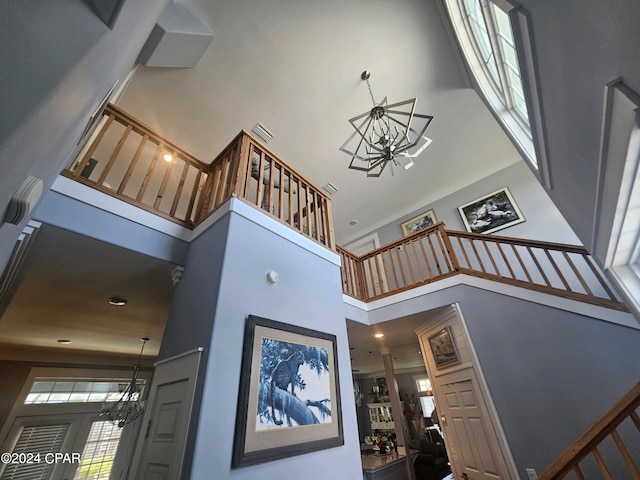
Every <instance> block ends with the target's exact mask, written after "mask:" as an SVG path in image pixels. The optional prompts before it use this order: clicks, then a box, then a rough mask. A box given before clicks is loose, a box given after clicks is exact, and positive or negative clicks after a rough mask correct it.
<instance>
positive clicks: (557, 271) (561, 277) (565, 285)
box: [544, 248, 589, 292]
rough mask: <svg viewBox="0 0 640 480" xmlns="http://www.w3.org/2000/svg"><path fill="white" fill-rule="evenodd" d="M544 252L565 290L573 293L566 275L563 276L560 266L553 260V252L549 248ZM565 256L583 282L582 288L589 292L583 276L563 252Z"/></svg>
mask: <svg viewBox="0 0 640 480" xmlns="http://www.w3.org/2000/svg"><path fill="white" fill-rule="evenodd" d="M544 252H545V253H546V254H547V258H548V259H549V261H550V262H551V266H552V267H553V269H554V270H555V271H556V275H558V277H559V278H560V281H561V282H562V284H563V285H564V288H565V290H566V291H567V292H573V290H572V289H571V285H569V282H567V279H566V278H565V277H564V275H563V274H562V272H561V271H560V269H559V268H558V265H557V264H556V261H555V260H554V259H553V257H552V256H551V252H549V249H548V248H545V249H544ZM563 253H564V254H565V259H566V260H567V262H568V263H569V265H571V266H572V268H573V273H575V275H576V277H578V280H580V282H582V286H583V287H584V288H585V289H586V290H589V287H588V286H587V285H586V284H585V283H583V280H582V276H581V275H580V273H579V272H578V271H577V270H576V269H575V267H574V265H573V262H571V260H570V259H569V257H567V256H566V253H567V252H563Z"/></svg>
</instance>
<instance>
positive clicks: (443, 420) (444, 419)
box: [440, 415, 447, 424]
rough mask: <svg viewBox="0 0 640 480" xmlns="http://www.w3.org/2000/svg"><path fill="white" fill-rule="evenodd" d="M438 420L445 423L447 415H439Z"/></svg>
mask: <svg viewBox="0 0 640 480" xmlns="http://www.w3.org/2000/svg"><path fill="white" fill-rule="evenodd" d="M440 421H441V422H442V423H443V424H445V423H447V417H445V416H444V415H442V416H441V417H440Z"/></svg>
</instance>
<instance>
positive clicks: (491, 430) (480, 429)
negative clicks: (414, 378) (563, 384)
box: [416, 306, 519, 480]
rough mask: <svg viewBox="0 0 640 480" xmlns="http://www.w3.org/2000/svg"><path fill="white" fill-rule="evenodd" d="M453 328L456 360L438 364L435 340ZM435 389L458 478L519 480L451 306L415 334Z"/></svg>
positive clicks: (446, 439) (452, 334)
mask: <svg viewBox="0 0 640 480" xmlns="http://www.w3.org/2000/svg"><path fill="white" fill-rule="evenodd" d="M445 329H448V331H449V333H450V336H451V338H452V341H453V346H454V351H455V357H456V358H455V360H454V361H450V359H447V360H446V362H445V364H444V365H442V364H440V365H437V364H436V360H435V358H434V354H433V352H432V345H437V342H435V341H434V342H430V339H433V338H434V336H435V335H437V334H438V333H439V332H442V331H443V330H445ZM416 334H417V335H418V338H419V340H420V346H421V350H422V355H423V358H424V361H425V367H426V369H427V373H428V375H429V378H430V379H431V385H432V388H433V391H434V396H435V401H436V406H437V411H438V417H439V419H440V428H441V429H442V432H443V436H444V439H445V445H446V448H447V452H448V455H449V460H450V463H451V469H452V470H453V473H454V477H455V478H457V479H463V480H488V479H492V480H512V479H517V478H519V477H518V475H517V473H516V470H515V467H514V464H513V461H512V460H511V454H510V452H509V449H508V446H507V444H506V440H505V439H504V437H502V436H501V435H500V433H499V432H500V428H499V423H498V422H499V420H498V418H497V414H496V413H495V411H493V410H489V408H488V402H487V400H486V399H487V398H488V396H487V394H486V393H485V392H486V390H485V388H484V385H483V384H482V383H481V381H480V378H479V373H478V372H479V368H478V366H477V364H476V361H475V357H474V354H473V351H472V349H471V347H470V344H469V339H468V337H467V335H466V331H465V329H464V325H463V324H462V321H461V318H460V317H459V315H458V311H457V309H456V307H454V306H451V307H450V308H448V309H446V310H445V311H443V312H441V313H439V314H438V315H437V316H435V317H434V318H433V319H431V320H430V321H428V322H426V323H425V324H424V325H422V326H421V327H420V328H418V329H417V330H416Z"/></svg>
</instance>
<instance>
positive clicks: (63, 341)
mask: <svg viewBox="0 0 640 480" xmlns="http://www.w3.org/2000/svg"><path fill="white" fill-rule="evenodd" d="M58 343H61V344H62V345H69V344H70V343H73V342H72V341H71V340H67V339H66V338H61V339H60V340H58Z"/></svg>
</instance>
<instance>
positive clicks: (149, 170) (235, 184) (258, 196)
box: [62, 104, 336, 250]
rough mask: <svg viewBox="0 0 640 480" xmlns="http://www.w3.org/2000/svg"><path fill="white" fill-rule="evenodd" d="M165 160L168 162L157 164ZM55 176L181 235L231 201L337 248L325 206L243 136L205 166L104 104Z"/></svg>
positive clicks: (304, 183) (311, 187)
mask: <svg viewBox="0 0 640 480" xmlns="http://www.w3.org/2000/svg"><path fill="white" fill-rule="evenodd" d="M165 155H170V156H171V157H170V158H169V159H168V160H167V161H164V160H163V157H165ZM62 175H63V176H66V177H69V178H72V179H74V180H76V181H78V182H81V183H84V184H85V185H89V186H91V187H93V188H95V189H97V190H100V191H102V192H104V193H107V194H109V195H111V196H114V197H116V198H118V199H120V200H123V201H125V202H128V203H131V204H132V205H135V206H137V207H139V208H142V209H145V210H147V211H149V212H153V213H155V214H157V215H159V216H162V217H164V218H166V219H168V220H171V221H174V222H176V223H179V224H181V225H184V226H186V227H188V228H193V227H195V226H196V225H198V224H199V223H200V222H202V221H203V220H204V219H205V218H207V216H209V215H210V214H211V213H212V212H214V211H215V210H216V209H217V208H218V207H220V206H221V205H222V204H223V203H225V202H226V201H227V200H229V198H231V196H233V195H236V196H238V197H239V198H242V199H244V200H246V201H247V202H249V203H250V204H252V205H253V206H255V207H256V208H259V209H262V210H263V211H264V212H265V213H267V214H268V215H271V216H272V217H275V218H276V219H277V220H278V221H280V222H282V223H284V224H285V225H287V226H289V227H290V228H292V229H294V230H297V231H298V232H299V233H301V234H302V235H304V236H306V237H308V238H310V239H312V240H313V241H315V242H318V243H320V244H322V245H323V246H325V247H327V248H329V249H331V250H335V248H336V246H335V241H334V232H333V219H332V217H331V199H330V198H329V197H328V196H327V195H325V194H324V193H322V192H321V191H320V189H319V188H316V187H315V186H314V185H313V184H312V183H311V182H309V181H308V180H307V179H306V178H304V177H303V176H302V175H300V174H299V173H298V172H296V171H295V170H294V169H292V168H290V167H289V166H288V165H287V164H286V163H285V162H283V161H282V160H281V159H279V158H278V156H277V155H275V154H274V153H273V152H271V151H270V150H269V149H267V148H266V147H265V146H264V145H261V144H260V143H259V142H258V141H257V140H256V139H254V138H253V137H251V135H250V134H249V133H247V132H246V131H244V130H243V131H241V132H240V133H239V134H238V135H237V136H236V137H235V138H234V139H233V140H232V141H231V142H230V143H229V144H228V145H227V146H226V147H225V149H224V150H223V151H222V152H221V153H220V154H219V155H217V156H216V157H215V158H214V159H213V161H212V162H211V163H210V164H206V163H204V162H202V161H200V160H198V159H197V158H196V157H194V156H193V155H191V154H190V153H189V152H187V151H185V150H184V149H182V148H180V147H179V146H178V145H176V144H175V143H173V142H171V141H169V140H167V139H165V138H164V137H163V136H162V135H160V134H159V133H158V132H156V131H154V130H153V129H151V128H150V127H149V126H147V125H145V124H143V123H142V122H140V121H139V120H137V119H135V118H134V117H132V116H131V115H129V114H128V113H127V112H125V111H124V110H122V109H120V108H118V107H116V106H115V105H111V104H110V105H107V107H106V108H105V110H104V112H103V119H102V121H101V122H100V126H99V128H98V129H97V131H96V133H95V134H94V135H93V139H92V141H91V142H90V143H88V144H87V146H86V147H85V148H84V149H83V151H82V152H81V154H80V155H79V157H78V160H77V161H76V163H75V165H74V166H73V167H72V168H71V169H69V170H64V171H63V172H62Z"/></svg>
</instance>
